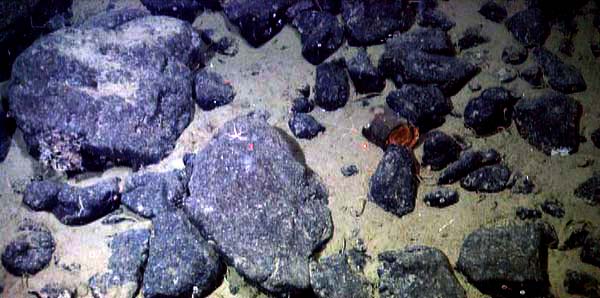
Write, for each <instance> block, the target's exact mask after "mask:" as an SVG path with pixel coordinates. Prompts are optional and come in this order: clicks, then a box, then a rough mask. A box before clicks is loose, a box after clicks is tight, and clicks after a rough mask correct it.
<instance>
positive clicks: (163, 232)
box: [143, 212, 225, 298]
mask: <svg viewBox="0 0 600 298" xmlns="http://www.w3.org/2000/svg"><path fill="white" fill-rule="evenodd" d="M224 270H225V266H224V265H223V263H222V262H221V259H220V257H219V256H218V254H217V252H216V251H215V249H214V248H213V247H212V245H211V244H209V243H208V241H206V240H204V238H202V236H201V235H200V232H198V230H196V227H194V226H193V225H192V223H191V222H190V221H189V220H188V219H187V217H186V216H185V215H184V214H183V213H182V212H166V213H160V214H158V215H157V216H156V217H155V218H153V219H152V234H151V235H150V249H149V252H148V262H147V264H146V269H145V270H144V285H143V292H144V297H148V298H163V297H173V298H175V297H183V296H187V297H189V296H191V295H192V293H193V292H195V291H197V295H201V296H205V295H207V294H209V293H210V292H211V291H212V290H214V289H215V288H216V287H217V286H218V284H217V282H219V281H220V280H221V278H222V277H223V274H224V272H225V271H224Z"/></svg>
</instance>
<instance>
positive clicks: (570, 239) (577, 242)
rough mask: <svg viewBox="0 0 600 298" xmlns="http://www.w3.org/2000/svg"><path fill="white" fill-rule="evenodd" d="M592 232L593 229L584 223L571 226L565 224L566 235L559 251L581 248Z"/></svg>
mask: <svg viewBox="0 0 600 298" xmlns="http://www.w3.org/2000/svg"><path fill="white" fill-rule="evenodd" d="M592 231H593V228H592V227H591V225H590V224H588V223H586V222H577V223H574V224H571V225H569V224H567V226H566V227H565V234H567V238H566V239H565V240H564V242H563V243H562V244H561V245H560V247H559V249H560V250H569V249H574V248H578V247H582V246H583V245H584V244H585V240H586V239H587V237H588V236H589V235H590V234H591V233H592Z"/></svg>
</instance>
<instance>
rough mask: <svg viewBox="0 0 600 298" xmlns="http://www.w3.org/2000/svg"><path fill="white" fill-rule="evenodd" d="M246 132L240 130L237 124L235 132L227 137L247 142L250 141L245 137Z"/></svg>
mask: <svg viewBox="0 0 600 298" xmlns="http://www.w3.org/2000/svg"><path fill="white" fill-rule="evenodd" d="M244 133H245V132H244V131H243V130H241V129H240V130H238V129H237V127H235V124H234V125H233V132H232V133H230V134H228V135H227V136H228V137H229V139H230V140H240V141H246V140H248V137H246V136H244Z"/></svg>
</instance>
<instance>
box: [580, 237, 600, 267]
mask: <svg viewBox="0 0 600 298" xmlns="http://www.w3.org/2000/svg"><path fill="white" fill-rule="evenodd" d="M581 261H582V262H584V263H587V264H590V265H594V266H596V267H599V268H600V231H598V230H596V231H595V232H593V233H590V235H588V236H587V237H586V238H585V242H584V243H583V248H582V249H581Z"/></svg>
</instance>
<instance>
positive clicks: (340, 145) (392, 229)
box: [0, 0, 600, 298]
mask: <svg viewBox="0 0 600 298" xmlns="http://www.w3.org/2000/svg"><path fill="white" fill-rule="evenodd" d="M521 2H522V1H519V3H517V1H507V2H506V5H507V8H508V9H509V15H511V14H512V13H514V12H516V11H518V10H519V9H521V8H522V6H523V4H522V3H521ZM113 3H115V4H116V6H117V7H124V6H136V7H141V4H140V3H139V2H137V1H136V0H125V1H113ZM108 4H109V1H106V0H104V1H94V0H75V1H74V5H73V13H74V16H73V18H74V21H75V22H77V21H80V20H83V19H85V18H86V17H88V16H90V15H93V14H94V13H96V12H99V11H102V10H104V9H105V8H106V6H107V5H108ZM480 5H481V3H480V1H476V0H470V1H466V0H465V1H462V0H461V1H458V0H451V1H441V2H440V8H441V10H443V11H444V12H445V13H447V14H448V15H449V16H451V17H452V18H453V19H454V20H455V21H456V23H457V26H456V27H455V28H453V29H452V30H451V31H450V34H451V36H452V38H453V41H456V40H457V39H458V35H459V34H460V33H462V32H463V30H464V29H465V28H466V27H468V26H472V25H477V24H483V32H484V33H485V34H486V35H488V36H489V37H490V38H491V40H490V42H488V43H486V44H483V45H481V46H478V47H476V48H472V49H470V50H467V51H466V52H471V53H472V54H475V55H479V56H481V57H482V59H486V60H487V62H486V63H485V65H484V67H483V69H482V71H481V73H480V74H479V75H478V76H477V77H476V78H475V79H476V80H478V81H479V82H480V84H481V85H482V87H483V88H484V89H485V88H487V87H492V86H497V85H500V83H499V81H498V79H497V77H496V72H497V71H498V70H499V69H500V68H502V67H504V64H503V63H502V62H501V60H500V56H501V52H502V49H503V48H504V46H505V45H507V44H510V43H515V42H516V41H515V40H514V39H513V38H512V36H511V35H510V34H509V32H508V31H507V30H506V28H505V27H504V25H502V24H496V23H492V22H490V21H487V20H486V19H484V18H483V17H482V16H481V15H479V14H478V13H477V10H478V9H479V7H480ZM591 9H592V6H588V7H586V8H584V9H583V10H582V13H581V14H580V15H579V16H578V17H577V23H578V25H579V33H578V34H577V35H576V37H575V40H574V43H575V53H574V55H573V56H572V57H565V56H564V55H560V57H561V58H563V59H564V61H566V62H568V63H571V64H574V65H575V66H577V67H578V68H579V69H580V70H581V72H582V73H583V76H584V77H585V80H586V82H587V86H588V88H587V90H586V91H585V92H581V93H577V94H573V95H572V97H574V98H576V99H577V100H578V101H580V102H581V103H582V105H583V107H584V114H583V117H582V119H581V134H582V135H584V136H586V137H587V138H588V141H587V142H585V143H582V145H581V146H580V149H579V152H577V153H576V154H574V155H571V156H566V157H560V156H552V157H550V156H546V155H544V154H543V153H541V152H540V151H537V150H535V149H533V147H532V146H530V145H529V144H528V143H527V142H526V141H525V140H523V139H522V138H521V137H520V136H519V134H518V133H517V131H516V128H515V126H514V124H513V125H512V126H511V127H509V128H508V129H506V130H504V131H502V132H500V133H498V134H495V135H493V136H490V137H486V138H477V137H475V135H474V134H473V133H472V132H471V131H470V130H468V129H467V128H465V127H464V125H463V120H462V118H457V117H453V116H447V117H446V123H445V124H444V125H443V126H441V127H440V128H439V129H440V130H441V131H444V132H447V133H450V134H458V135H460V136H463V137H464V138H465V139H466V140H467V141H468V142H469V143H471V144H472V145H473V147H474V148H480V149H483V148H495V149H497V150H498V151H499V152H500V153H502V155H503V157H504V162H505V163H506V164H508V166H509V167H510V168H511V169H512V170H513V171H515V170H519V171H521V172H522V173H524V174H526V175H529V176H531V177H532V178H533V180H534V182H535V183H536V185H537V191H536V192H535V193H534V194H530V195H514V194H511V192H510V191H509V190H506V191H504V192H501V193H497V194H477V193H471V192H466V191H464V190H463V189H461V188H460V186H459V185H458V184H455V185H452V186H451V187H452V188H453V189H456V190H458V191H459V193H460V201H459V202H458V203H457V204H455V205H453V206H450V207H447V208H444V209H437V208H430V207H428V206H426V205H425V204H424V203H423V201H422V197H423V195H424V194H425V193H426V192H428V191H430V190H431V189H433V187H434V186H433V184H434V181H435V180H436V177H437V175H438V173H436V172H430V171H427V170H426V169H422V170H421V176H422V182H421V184H420V187H419V192H418V196H417V205H416V208H415V211H414V212H412V213H410V214H408V215H406V216H403V217H401V218H399V217H396V216H394V215H392V214H390V213H387V212H384V211H383V210H382V209H380V208H379V207H377V206H375V205H374V204H373V203H370V202H367V203H366V205H365V207H364V212H363V213H362V215H361V216H355V215H356V214H357V210H359V209H361V208H362V206H363V204H364V201H365V200H366V195H367V191H368V181H369V177H370V176H371V174H372V173H373V171H374V169H375V167H376V166H377V163H378V162H379V160H380V159H381V157H382V154H383V152H382V151H381V150H380V149H379V148H377V147H375V146H374V145H368V146H365V144H366V139H364V138H363V137H362V135H361V133H360V129H361V127H363V126H364V125H366V124H367V123H368V122H369V120H370V119H371V118H372V117H373V115H374V113H375V112H377V110H378V107H380V106H383V105H385V96H386V95H387V93H388V92H389V91H390V90H392V89H393V84H392V83H391V81H388V84H387V87H386V90H385V91H384V92H383V93H382V94H381V95H380V96H377V97H374V98H371V99H369V100H368V102H369V105H368V106H364V105H363V101H362V100H361V95H359V94H354V92H353V90H351V98H350V101H349V103H348V104H347V105H346V106H345V107H344V108H342V109H339V110H337V111H335V112H325V111H323V110H320V109H318V108H317V109H316V110H315V111H313V112H312V115H313V116H314V117H315V118H316V119H317V120H319V121H320V122H321V123H322V124H324V125H325V127H326V129H327V130H326V131H325V133H323V134H321V135H319V136H318V137H316V138H315V139H313V140H310V141H306V140H298V143H299V144H300V146H301V148H302V149H303V151H304V155H305V157H306V163H307V165H308V166H309V167H310V168H312V169H313V170H314V171H315V172H316V173H318V174H319V175H320V176H321V177H322V179H323V180H324V182H325V183H326V185H327V188H328V189H329V194H330V196H329V208H330V210H331V212H332V216H333V222H334V227H335V228H334V229H335V230H334V235H333V238H332V239H331V240H330V241H329V243H328V244H327V246H326V248H325V249H324V250H323V251H322V252H321V253H320V254H321V255H328V254H332V253H335V252H337V251H339V250H341V249H343V247H344V246H346V247H349V246H351V245H352V243H353V242H354V241H355V240H356V238H357V237H360V238H362V239H363V240H364V241H365V243H366V246H367V249H368V254H369V255H371V257H372V260H373V261H374V262H370V263H369V265H368V266H367V268H366V274H367V277H368V278H369V279H370V280H372V281H373V282H376V281H377V273H376V269H377V265H378V264H377V262H375V260H376V256H377V254H378V253H379V252H381V251H384V250H392V249H402V248H404V247H405V246H407V245H411V244H421V245H429V246H434V247H437V248H439V249H441V250H442V251H444V252H445V253H446V254H447V256H448V258H449V259H450V262H451V263H452V264H455V263H456V260H457V258H458V255H459V252H460V247H461V244H462V241H463V239H464V237H465V236H466V235H467V234H469V233H470V232H472V231H473V230H475V229H477V228H479V227H482V226H495V225H506V224H510V223H514V222H516V221H519V220H518V219H516V217H515V209H516V207H518V206H528V207H534V206H539V205H540V204H541V203H542V202H543V201H544V200H545V199H547V198H556V199H558V200H560V201H561V202H563V203H564V206H565V210H566V214H565V216H564V217H563V218H561V219H557V218H554V217H551V216H549V215H547V214H544V215H543V219H544V220H546V221H548V222H549V223H551V224H553V225H554V227H555V228H556V230H557V232H558V235H559V238H560V239H561V240H564V238H565V236H566V234H565V227H566V225H567V223H568V222H570V221H588V222H591V223H592V224H594V226H596V227H600V207H598V206H596V207H591V206H590V205H588V204H586V203H584V202H583V201H582V200H581V199H578V198H576V197H574V195H573V189H574V188H575V187H576V186H577V185H579V184H580V183H581V182H583V181H584V180H586V179H587V178H588V177H590V176H591V175H592V173H594V172H595V171H600V149H598V148H595V147H594V146H593V144H592V143H591V141H589V136H590V134H591V132H592V131H593V130H594V129H595V128H597V127H598V126H600V59H595V58H594V57H593V55H592V53H591V51H590V46H589V43H590V40H592V39H595V40H597V39H600V34H599V33H598V32H597V31H596V30H595V29H594V28H593V26H592V25H591V23H592V18H593V17H592V14H591V13H590V10H591ZM194 25H195V26H196V27H198V28H217V29H218V30H217V31H220V32H224V34H230V35H232V36H233V37H235V38H236V39H237V40H238V42H239V53H238V54H237V55H236V56H234V57H228V56H220V55H217V56H215V57H214V58H213V60H212V61H211V63H210V65H209V66H207V67H210V68H211V70H214V71H216V72H218V73H220V74H222V75H223V76H224V77H225V79H227V80H230V81H231V83H232V85H233V86H234V88H235V90H236V92H237V96H236V98H235V100H234V102H233V103H232V104H230V105H227V106H224V107H221V108H217V109H215V110H213V111H210V112H203V111H201V110H200V109H198V108H197V109H196V114H195V119H194V121H193V122H192V123H191V124H190V125H189V127H188V128H187V129H186V130H185V132H184V133H183V135H182V136H181V137H180V140H179V141H178V143H177V146H176V148H175V150H174V151H173V152H172V154H170V155H169V156H168V157H166V158H165V159H164V160H163V161H162V162H161V163H160V164H157V165H152V166H149V167H148V168H147V170H149V171H163V170H168V169H172V168H181V167H183V163H182V161H181V159H182V156H183V154H184V153H186V152H196V151H198V150H200V149H202V148H203V146H205V145H206V144H207V142H208V141H209V140H210V138H211V136H212V134H213V131H214V129H216V128H218V127H219V126H221V125H222V124H223V123H224V122H226V121H227V120H229V119H232V118H234V117H236V116H238V115H243V114H245V113H247V112H249V111H251V110H254V109H257V108H261V109H267V110H268V111H270V112H271V114H272V117H271V118H270V121H269V122H270V123H271V124H273V125H275V126H277V127H280V128H282V129H284V130H285V131H287V132H289V128H288V126H287V120H288V119H289V114H288V110H289V107H290V104H291V101H292V100H293V99H294V97H296V96H297V91H296V89H298V88H300V87H302V86H304V85H306V84H309V85H311V87H313V86H314V81H315V66H313V65H311V64H309V63H308V62H306V60H304V58H303V57H302V55H301V43H300V38H299V35H298V33H297V32H296V30H295V29H294V28H292V27H291V26H289V25H288V26H286V27H285V28H284V29H283V31H282V32H281V33H279V34H278V35H277V36H275V38H273V39H272V40H271V41H269V42H268V43H266V44H265V45H264V46H262V47H260V48H252V47H250V46H249V45H248V44H247V43H246V42H245V41H244V40H243V39H241V37H240V36H239V34H238V33H236V29H235V28H233V27H232V26H230V25H229V24H227V23H226V21H225V20H224V18H223V17H222V16H221V14H220V13H214V12H210V13H204V14H203V15H201V16H199V17H198V18H197V19H196V21H195V22H194ZM227 30H231V33H228V32H226V31H227ZM561 37H562V35H561V33H560V32H558V30H557V29H556V27H555V28H554V29H553V31H552V34H551V36H550V37H549V39H548V40H547V43H546V46H547V47H548V48H549V49H551V50H552V51H554V52H557V50H556V49H557V48H558V43H559V41H560V39H561ZM382 50H383V46H374V47H370V48H369V49H368V51H369V53H370V54H371V56H372V59H374V60H375V61H374V62H376V61H377V59H378V57H379V55H380V53H381V52H382ZM352 55H353V49H352V48H351V47H348V46H347V45H344V46H342V48H341V49H340V50H339V51H338V52H337V53H336V54H335V55H334V57H336V56H346V57H351V56H352ZM462 55H465V53H464V52H463V53H460V54H459V56H462ZM332 58H333V57H332ZM529 59H531V57H530V58H529ZM507 86H508V87H509V88H512V89H513V90H515V91H516V92H518V93H519V94H523V95H524V96H526V97H527V96H529V95H532V94H534V93H535V92H538V91H539V90H533V89H531V88H530V87H529V86H528V85H527V84H526V83H524V82H523V81H520V80H519V79H517V80H516V81H515V82H513V83H510V84H508V85H507ZM474 96H476V94H475V93H473V92H471V91H470V90H469V88H467V87H466V86H465V88H463V90H461V91H460V92H459V93H458V94H457V95H455V96H453V97H452V101H453V103H454V107H455V111H457V112H459V113H462V111H463V109H464V107H465V105H466V103H467V101H468V100H469V99H470V98H472V97H474ZM415 153H416V156H417V158H418V159H420V156H421V154H422V148H421V146H420V145H419V146H417V148H416V149H415ZM346 164H356V165H357V166H358V168H359V170H360V173H359V174H358V175H356V176H353V177H349V178H346V177H343V176H342V174H341V173H340V168H341V167H342V166H343V165H346ZM38 172H39V165H37V161H35V160H34V159H32V158H31V157H30V156H29V155H28V154H27V150H26V148H25V145H24V142H23V140H22V136H21V135H20V133H19V132H18V131H17V133H16V134H15V136H14V137H13V143H12V147H11V150H10V153H9V155H8V157H7V159H6V161H5V162H3V163H1V164H0V204H1V207H0V247H4V246H5V245H6V244H7V243H8V241H9V240H10V239H11V238H12V235H13V233H14V229H15V226H16V224H17V223H18V222H19V221H20V220H21V219H23V218H33V219H35V220H38V221H41V222H43V223H45V224H46V225H47V226H48V227H49V228H50V229H51V231H52V232H53V236H54V238H55V241H56V243H57V248H56V251H55V258H56V259H55V262H54V261H53V262H52V263H51V264H50V266H49V267H48V268H46V269H45V270H43V271H41V272H40V273H38V274H36V275H35V276H33V277H31V278H29V279H28V280H22V279H20V278H15V277H13V276H10V274H8V273H5V272H3V271H2V270H4V269H3V268H2V269H0V278H4V280H5V290H4V293H3V294H2V297H28V294H27V291H28V290H39V289H40V288H41V287H43V286H44V285H45V284H47V283H50V282H62V283H65V284H67V285H71V286H75V287H77V288H78V292H79V294H80V295H81V297H91V293H90V292H89V291H88V290H87V289H86V285H87V281H88V279H89V278H90V276H92V275H93V274H95V273H97V272H101V271H104V270H105V266H106V264H107V262H108V257H109V249H108V247H107V241H108V238H107V237H108V236H109V235H112V234H115V233H118V232H120V231H124V230H127V229H131V228H132V227H135V226H149V225H150V222H149V221H147V220H142V219H140V218H137V219H138V221H137V222H135V223H132V222H124V223H120V224H116V225H102V224H101V223H100V221H96V222H94V223H91V224H88V225H85V226H81V227H68V226H65V225H62V224H61V223H60V222H59V221H58V220H56V219H55V218H54V217H53V216H52V215H51V214H49V213H44V212H37V213H36V212H32V211H30V210H28V209H27V208H26V207H25V206H24V205H23V204H22V203H21V198H22V195H21V194H19V192H21V191H22V190H23V189H24V187H25V186H26V184H27V183H28V182H29V181H30V179H31V178H32V177H33V176H34V175H35V174H36V173H38ZM130 173H131V169H128V168H114V169H110V170H108V171H106V172H104V173H93V174H89V173H88V174H85V175H81V176H79V177H76V178H75V179H71V180H70V181H69V182H70V183H73V184H78V185H86V184H91V183H93V182H94V181H97V180H98V179H100V178H105V177H111V176H121V177H125V176H127V175H129V174H130ZM127 214H128V215H130V216H132V217H134V218H136V217H135V215H134V214H133V213H129V212H127ZM344 243H346V244H344ZM70 264H80V266H81V267H80V269H79V270H78V271H74V272H69V271H66V270H64V268H63V267H64V266H68V265H70ZM548 268H549V275H550V280H551V284H552V292H553V293H555V295H556V296H557V297H568V296H569V295H568V294H566V293H565V291H564V287H563V279H564V275H565V270H566V269H578V270H581V271H585V272H588V273H591V274H593V275H595V276H597V277H599V278H600V268H597V267H593V266H590V265H586V264H583V263H581V262H580V260H579V250H578V249H576V250H570V251H559V250H550V251H549V263H548ZM456 275H457V276H458V278H459V280H460V281H461V283H462V284H463V286H464V287H465V289H466V290H467V294H468V297H473V298H474V297H485V296H484V295H482V294H481V293H479V292H478V291H477V290H476V289H475V288H474V287H473V286H471V285H469V284H468V283H467V282H466V281H465V279H464V277H463V276H461V275H460V274H459V273H456ZM230 283H232V284H235V285H237V286H240V291H239V292H238V293H237V294H236V295H232V294H231V293H230V291H229V284H230ZM140 297H141V294H140ZM210 297H265V295H264V294H260V293H258V292H257V291H256V290H254V289H253V288H251V287H249V286H247V285H245V283H244V282H243V281H242V280H241V279H240V277H239V276H237V275H236V274H235V272H233V270H232V269H231V268H229V270H228V273H227V275H226V279H225V281H224V283H223V284H222V286H221V287H219V288H218V289H217V290H216V291H215V292H214V293H213V294H212V295H211V296H210Z"/></svg>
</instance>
